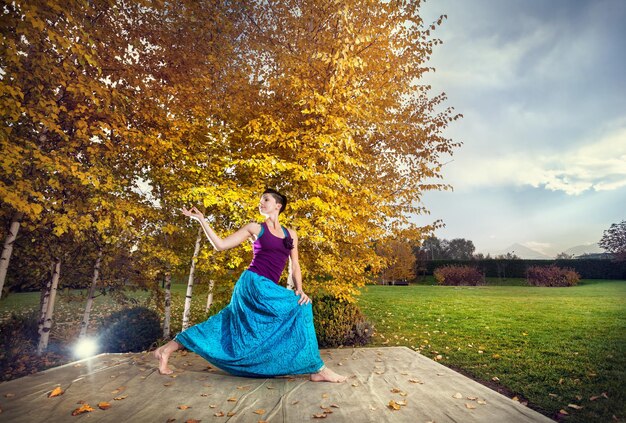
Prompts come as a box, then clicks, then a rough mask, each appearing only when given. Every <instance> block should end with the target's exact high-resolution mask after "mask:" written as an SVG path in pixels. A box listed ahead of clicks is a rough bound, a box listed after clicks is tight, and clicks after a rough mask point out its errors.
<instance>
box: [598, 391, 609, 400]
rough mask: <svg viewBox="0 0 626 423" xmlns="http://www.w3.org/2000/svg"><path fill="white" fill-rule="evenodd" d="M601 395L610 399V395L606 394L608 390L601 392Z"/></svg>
mask: <svg viewBox="0 0 626 423" xmlns="http://www.w3.org/2000/svg"><path fill="white" fill-rule="evenodd" d="M600 396H601V397H602V398H606V399H609V396H608V395H607V394H606V392H602V393H601V394H600Z"/></svg>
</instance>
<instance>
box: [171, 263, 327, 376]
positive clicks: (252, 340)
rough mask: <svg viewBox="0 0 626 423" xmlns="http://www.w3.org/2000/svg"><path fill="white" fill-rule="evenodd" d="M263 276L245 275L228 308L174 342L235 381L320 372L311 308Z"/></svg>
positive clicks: (182, 333) (290, 292)
mask: <svg viewBox="0 0 626 423" xmlns="http://www.w3.org/2000/svg"><path fill="white" fill-rule="evenodd" d="M298 299H299V297H298V296H297V295H296V294H295V293H294V291H291V290H289V289H287V288H283V287H282V286H280V285H278V284H276V283H274V282H272V281H271V280H269V279H268V278H266V277H264V276H260V275H258V274H256V273H254V272H251V271H249V270H246V271H245V272H243V274H242V275H241V277H240V278H239V280H238V281H237V283H236V284H235V288H234V290H233V295H232V298H231V301H230V304H229V305H228V306H226V308H224V309H223V310H222V311H220V312H219V313H218V314H216V315H215V316H212V317H210V318H209V319H208V320H206V321H205V322H202V323H199V324H197V325H195V326H192V327H190V328H188V329H187V330H185V331H183V332H181V333H179V334H178V335H176V337H175V338H174V339H175V340H176V341H177V342H179V343H180V344H182V345H184V346H185V347H186V348H187V349H189V350H191V351H193V352H195V353H196V354H198V355H200V356H202V357H204V359H206V360H207V361H208V362H209V363H211V364H213V365H215V366H217V367H219V368H220V369H222V370H225V371H227V372H229V373H231V374H233V375H237V376H246V377H272V376H281V375H295V374H306V373H315V372H318V371H319V370H320V369H321V368H322V367H323V365H324V363H323V362H322V359H321V357H320V354H319V349H318V346H317V338H316V337H315V327H314V326H313V309H312V306H311V304H306V305H299V304H298Z"/></svg>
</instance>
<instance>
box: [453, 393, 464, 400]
mask: <svg viewBox="0 0 626 423" xmlns="http://www.w3.org/2000/svg"><path fill="white" fill-rule="evenodd" d="M452 398H456V399H461V398H463V394H461V393H460V392H457V393H456V394H454V395H452Z"/></svg>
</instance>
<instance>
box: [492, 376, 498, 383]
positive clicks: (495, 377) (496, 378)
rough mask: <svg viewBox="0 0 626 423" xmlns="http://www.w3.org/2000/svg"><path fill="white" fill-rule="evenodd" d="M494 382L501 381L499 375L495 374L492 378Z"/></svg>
mask: <svg viewBox="0 0 626 423" xmlns="http://www.w3.org/2000/svg"><path fill="white" fill-rule="evenodd" d="M491 380H493V381H494V382H500V378H499V377H498V376H494V377H492V378H491Z"/></svg>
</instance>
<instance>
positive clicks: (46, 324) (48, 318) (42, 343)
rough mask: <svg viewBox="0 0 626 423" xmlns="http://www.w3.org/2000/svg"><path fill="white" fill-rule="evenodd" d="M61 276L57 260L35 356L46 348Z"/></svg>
mask: <svg viewBox="0 0 626 423" xmlns="http://www.w3.org/2000/svg"><path fill="white" fill-rule="evenodd" d="M60 275H61V259H59V258H57V259H56V260H55V264H54V273H53V275H52V283H51V284H50V296H49V298H48V301H47V307H46V315H45V317H44V320H43V325H42V326H41V329H40V331H39V345H38V346H37V354H40V355H41V354H42V353H43V352H44V351H45V350H46V348H48V340H49V339H50V329H51V328H52V315H53V314H54V303H55V301H56V296H57V287H58V286H59V276H60Z"/></svg>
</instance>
